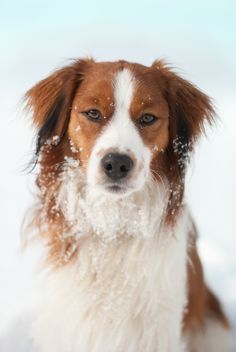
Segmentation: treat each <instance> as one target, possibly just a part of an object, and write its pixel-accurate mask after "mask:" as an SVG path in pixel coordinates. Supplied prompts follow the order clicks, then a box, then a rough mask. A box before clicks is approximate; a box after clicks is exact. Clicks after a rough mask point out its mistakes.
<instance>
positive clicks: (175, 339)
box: [32, 69, 220, 352]
mask: <svg viewBox="0 0 236 352" xmlns="http://www.w3.org/2000/svg"><path fill="white" fill-rule="evenodd" d="M114 84H115V86H114V87H115V91H114V92H115V93H114V96H115V112H114V116H113V117H112V119H111V122H110V123H109V124H108V125H107V127H106V128H105V129H104V131H102V133H101V135H100V136H99V137H98V139H97V141H96V143H95V145H94V148H93V150H92V153H91V156H90V159H89V163H88V171H87V175H84V174H83V172H82V170H80V168H79V165H78V163H77V162H75V161H73V160H72V162H70V160H69V159H67V166H66V167H65V171H64V173H63V175H62V178H61V188H60V191H59V194H58V195H56V196H57V207H58V208H59V209H60V210H61V211H62V212H63V214H64V216H65V218H66V220H67V221H68V223H70V229H69V230H68V229H67V230H66V231H67V232H65V233H61V234H60V236H61V240H62V241H63V240H64V239H65V238H66V237H67V236H70V237H71V236H73V238H74V239H75V244H74V248H72V249H70V252H69V253H63V254H62V255H63V256H64V262H66V261H68V263H67V264H65V265H64V266H62V267H61V268H58V269H54V270H52V272H51V273H49V274H48V275H47V276H46V278H45V283H44V285H43V288H42V301H41V304H40V307H39V310H38V314H37V315H38V318H37V320H36V322H35V324H34V326H33V331H32V334H33V336H34V343H35V347H36V348H39V350H40V352H183V351H184V350H185V347H184V345H183V342H182V341H181V323H182V316H183V311H184V306H185V302H186V261H187V242H188V233H189V226H190V221H189V215H188V212H187V211H186V210H185V209H183V210H182V213H180V215H179V218H178V221H177V223H176V225H175V226H174V227H171V228H167V226H166V225H165V224H164V223H163V220H164V218H165V212H166V208H167V200H168V184H167V181H166V180H163V181H162V183H157V182H156V181H155V180H153V179H152V177H151V173H150V161H151V151H150V149H149V148H147V147H146V146H145V144H144V143H143V141H142V138H141V137H140V135H139V133H138V131H137V129H136V127H135V125H134V123H133V122H132V120H131V117H130V112H129V111H130V106H131V103H132V97H133V94H134V91H135V80H134V77H133V76H132V74H131V72H130V71H129V70H127V69H124V70H123V71H121V72H119V73H118V74H117V76H116V77H115V82H114ZM109 150H115V151H118V152H121V153H127V154H129V155H130V156H131V157H134V159H135V166H134V170H132V174H131V176H130V177H129V180H128V181H126V183H127V188H128V189H129V191H128V192H126V194H125V196H124V195H123V197H120V198H117V197H111V195H109V194H108V193H106V192H104V182H105V181H104V179H103V178H104V177H105V176H102V177H101V174H102V173H101V170H100V168H101V166H100V163H101V158H102V156H104V155H105V154H106V153H107V151H109ZM99 170H100V171H99ZM101 178H102V179H101ZM45 221H46V219H45ZM77 250H78V254H76V258H74V260H72V261H69V259H70V257H71V255H72V254H73V251H74V252H75V251H77ZM219 351H220V350H219ZM197 352H198V351H197Z"/></svg>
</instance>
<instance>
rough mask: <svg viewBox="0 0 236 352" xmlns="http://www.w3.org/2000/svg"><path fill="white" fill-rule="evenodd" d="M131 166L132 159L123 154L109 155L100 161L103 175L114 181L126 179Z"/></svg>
mask: <svg viewBox="0 0 236 352" xmlns="http://www.w3.org/2000/svg"><path fill="white" fill-rule="evenodd" d="M133 165H134V163H133V161H132V159H131V158H130V157H129V156H128V155H125V154H118V153H109V154H106V155H105V156H104V157H103V159H102V167H103V169H104V171H105V174H106V175H107V176H108V177H110V178H111V179H112V180H114V181H115V180H120V179H121V178H124V177H126V176H127V174H128V173H129V172H130V170H131V169H132V168H133Z"/></svg>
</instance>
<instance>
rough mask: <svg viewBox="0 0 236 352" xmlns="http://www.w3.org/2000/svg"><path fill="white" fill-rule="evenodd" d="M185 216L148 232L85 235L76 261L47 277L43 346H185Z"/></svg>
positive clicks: (157, 351) (121, 351)
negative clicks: (109, 238)
mask: <svg viewBox="0 0 236 352" xmlns="http://www.w3.org/2000/svg"><path fill="white" fill-rule="evenodd" d="M187 222H188V219H187V215H186V214H183V215H182V216H181V219H179V222H178V224H177V225H176V228H175V230H174V233H173V231H172V233H170V232H168V231H166V233H164V232H163V233H162V234H161V235H160V234H159V235H158V236H154V237H151V238H133V237H131V238H126V239H116V240H114V241H110V242H105V243H104V242H103V241H101V239H99V238H93V239H92V238H90V239H84V241H83V242H82V244H81V246H80V251H79V255H78V258H77V260H76V262H73V263H71V264H68V265H67V266H65V267H64V268H61V269H58V270H57V271H56V272H55V271H53V272H52V273H51V274H50V275H49V276H48V277H47V280H46V282H45V286H44V289H43V292H44V294H43V298H42V303H41V306H40V309H39V314H38V319H37V321H36V323H35V325H34V328H33V330H34V331H33V334H34V337H35V341H36V344H38V345H39V346H40V351H42V352H54V351H55V352H174V351H178V352H179V351H183V349H182V347H181V346H182V345H181V341H180V334H181V319H182V313H183V308H184V304H185V300H186V258H187V254H186V247H187V227H188V224H187Z"/></svg>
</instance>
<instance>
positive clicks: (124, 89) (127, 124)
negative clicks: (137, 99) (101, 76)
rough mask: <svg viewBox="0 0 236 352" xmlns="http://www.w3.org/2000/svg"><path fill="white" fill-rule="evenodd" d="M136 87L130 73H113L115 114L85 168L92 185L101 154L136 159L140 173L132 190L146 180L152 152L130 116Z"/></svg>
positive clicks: (126, 70) (98, 140)
mask: <svg viewBox="0 0 236 352" xmlns="http://www.w3.org/2000/svg"><path fill="white" fill-rule="evenodd" d="M135 87H136V81H135V77H134V75H133V74H132V72H131V71H130V70H128V69H126V68H125V69H123V70H121V71H118V72H117V73H116V75H115V77H114V103H115V111H114V114H113V116H112V117H111V119H110V122H109V123H108V124H107V126H106V127H105V129H104V130H103V132H102V133H101V135H100V136H99V138H98V139H97V141H96V143H95V145H94V148H93V150H92V154H91V157H90V160H89V165H88V166H89V167H88V181H89V183H91V184H95V183H96V174H97V173H98V172H99V167H100V164H101V157H102V156H101V154H100V152H101V151H102V152H103V155H105V154H106V153H107V151H109V152H110V151H111V150H114V151H117V152H119V153H124V154H129V155H131V157H135V160H134V161H136V169H137V168H139V169H140V170H141V171H140V172H139V174H138V176H137V177H136V178H135V180H133V181H132V183H133V186H135V185H138V184H140V185H141V183H142V182H143V181H142V180H143V179H145V178H146V177H147V174H148V171H149V164H150V160H151V152H150V150H149V148H147V147H146V145H145V144H144V142H143V140H142V138H141V136H140V133H139V131H138V129H137V127H136V126H135V124H134V122H133V121H132V118H131V116H130V107H131V104H132V100H133V97H134V94H135ZM134 171H135V170H134ZM94 176H95V177H94ZM135 187H136V186H135Z"/></svg>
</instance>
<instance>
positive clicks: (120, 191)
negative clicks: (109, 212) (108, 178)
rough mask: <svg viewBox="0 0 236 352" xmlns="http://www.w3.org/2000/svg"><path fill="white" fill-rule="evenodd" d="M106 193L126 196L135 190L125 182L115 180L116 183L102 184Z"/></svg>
mask: <svg viewBox="0 0 236 352" xmlns="http://www.w3.org/2000/svg"><path fill="white" fill-rule="evenodd" d="M102 188H103V190H104V191H105V193H108V194H110V195H115V196H120V197H122V196H125V195H127V194H130V193H131V192H133V189H132V187H130V186H128V185H127V184H125V183H124V182H122V183H121V182H114V183H107V184H104V185H103V186H102Z"/></svg>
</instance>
